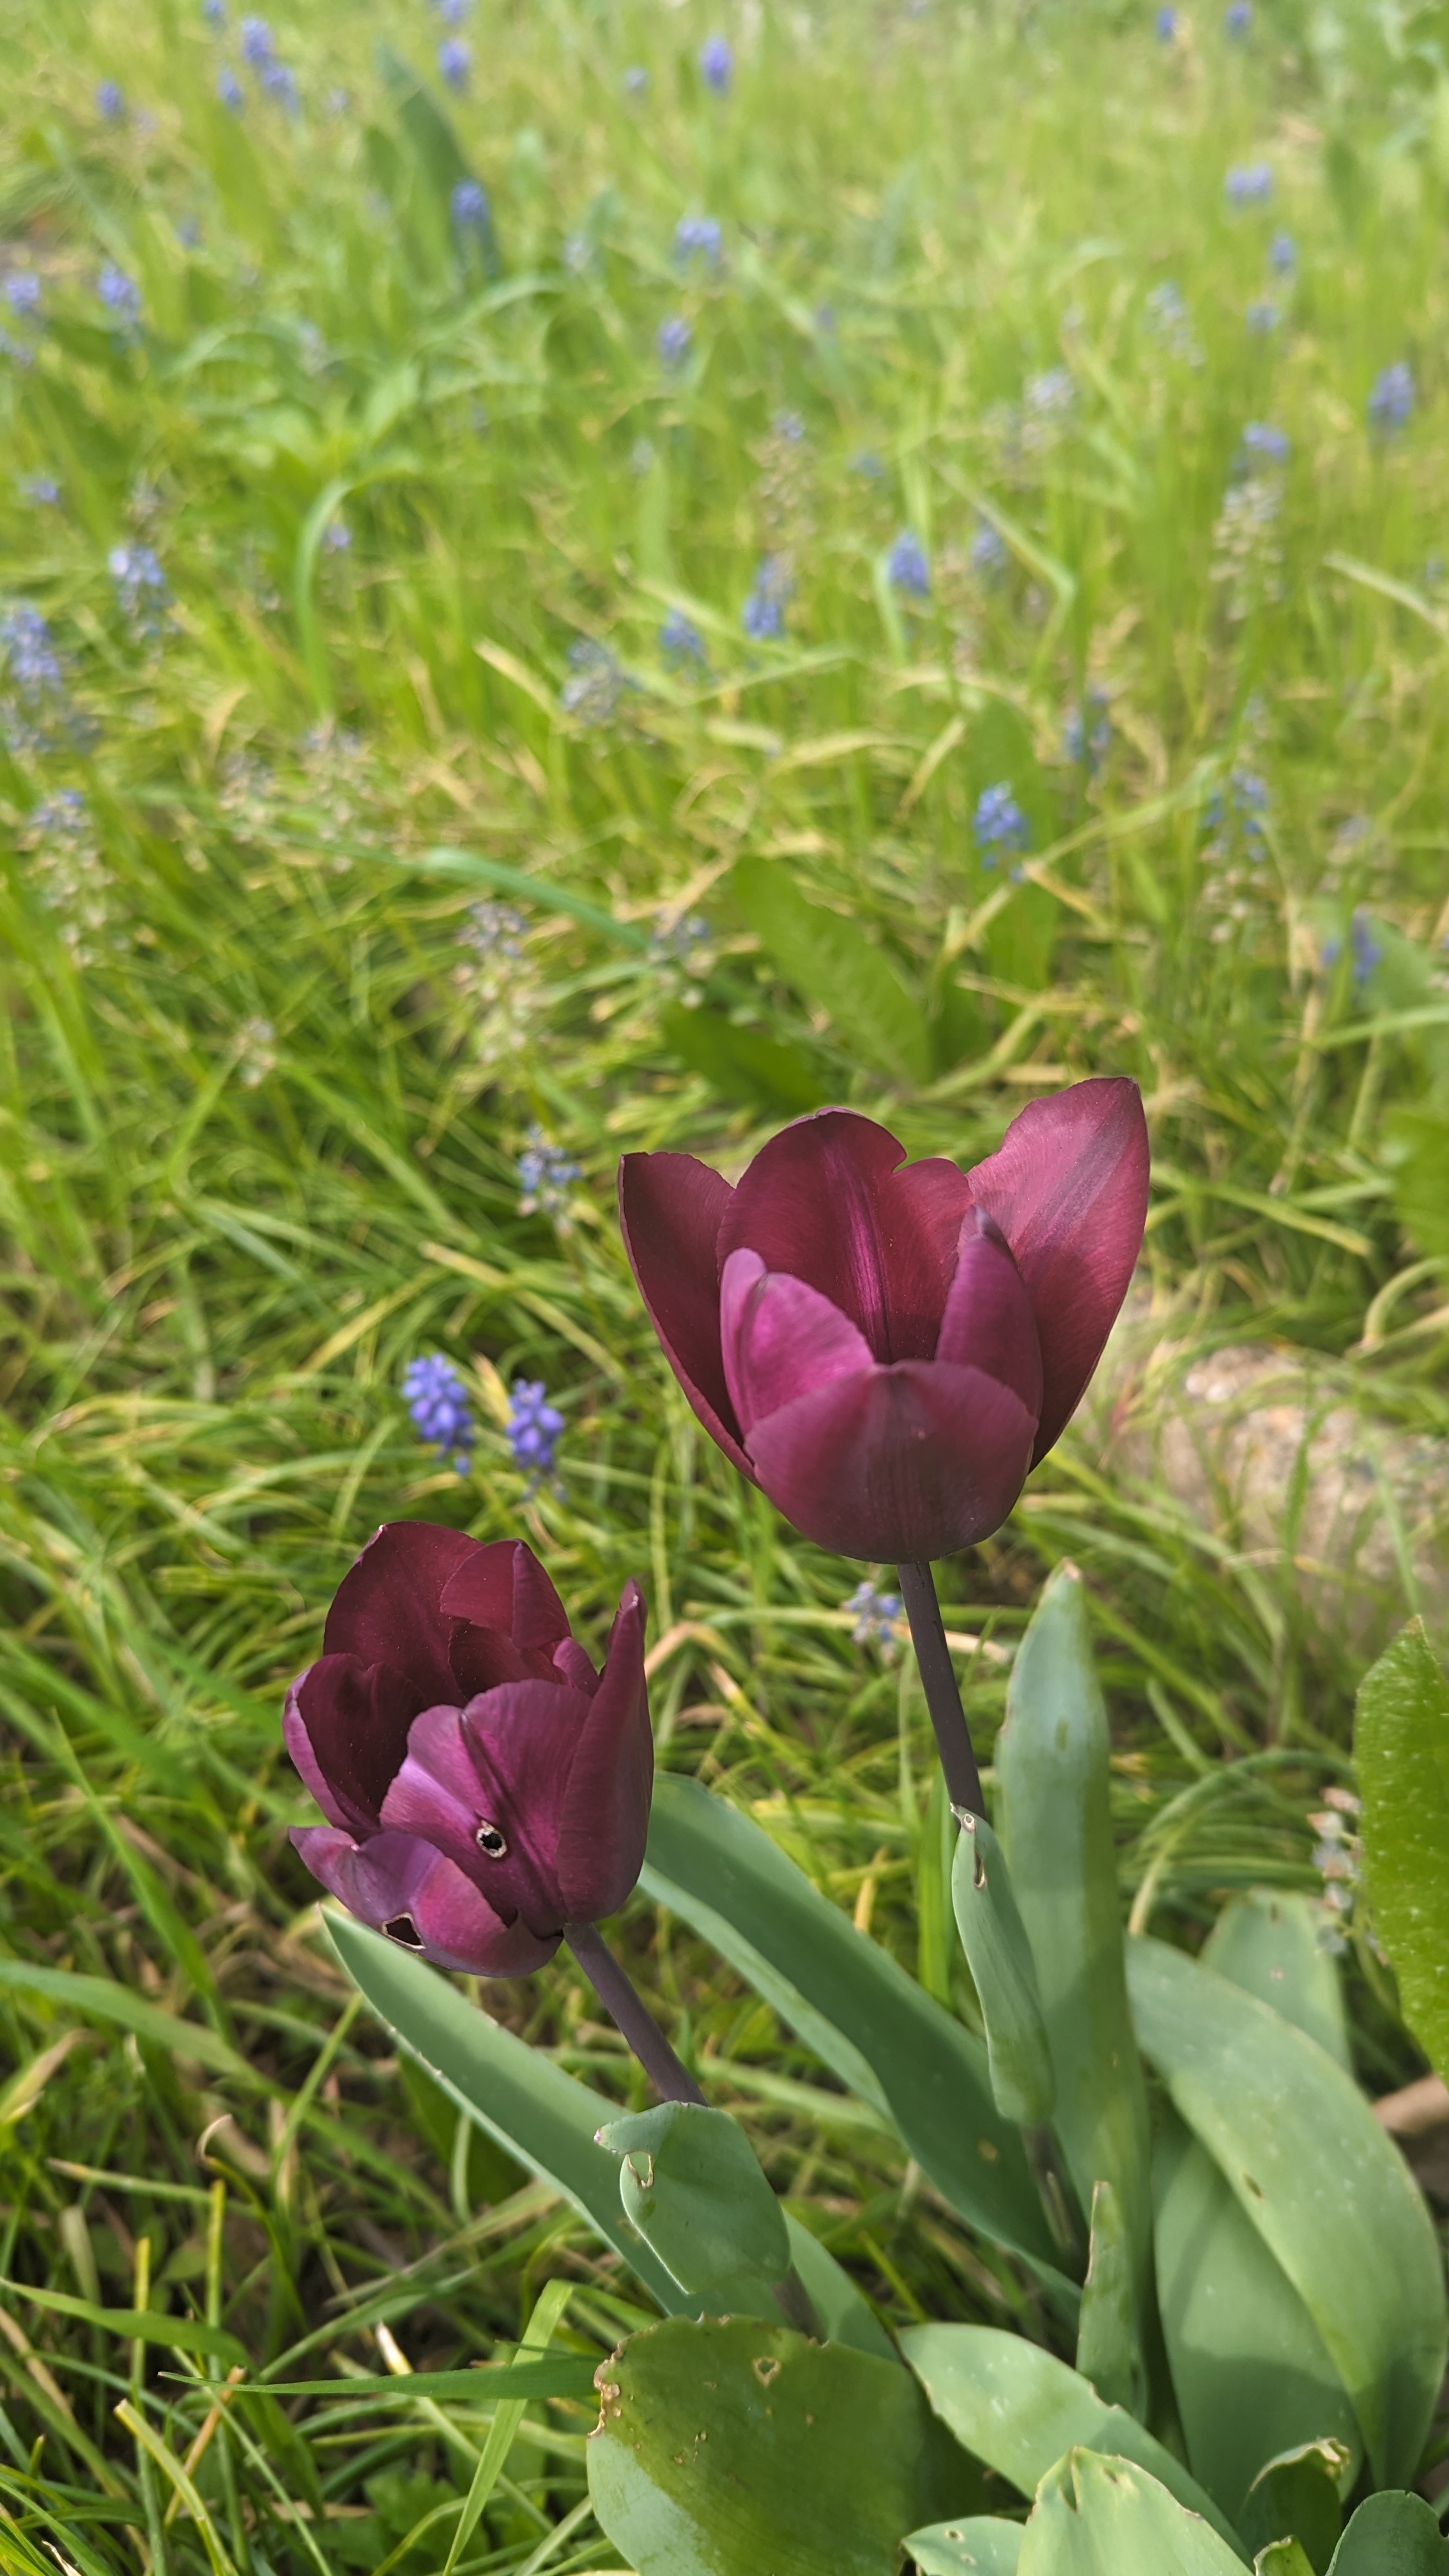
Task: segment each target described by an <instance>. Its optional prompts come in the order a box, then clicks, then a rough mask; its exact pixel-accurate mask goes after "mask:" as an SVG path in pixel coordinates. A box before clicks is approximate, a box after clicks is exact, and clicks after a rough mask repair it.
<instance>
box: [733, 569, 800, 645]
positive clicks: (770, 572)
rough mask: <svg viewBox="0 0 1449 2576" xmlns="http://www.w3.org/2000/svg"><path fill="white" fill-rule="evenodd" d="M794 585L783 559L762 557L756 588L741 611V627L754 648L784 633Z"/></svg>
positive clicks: (755, 580) (757, 573)
mask: <svg viewBox="0 0 1449 2576" xmlns="http://www.w3.org/2000/svg"><path fill="white" fill-rule="evenodd" d="M794 587H795V585H794V583H793V581H792V580H791V578H790V572H789V568H788V566H787V565H786V563H785V562H784V560H783V558H782V557H781V556H780V555H762V556H761V557H760V562H759V568H758V570H757V571H756V574H755V579H754V587H753V588H752V590H751V592H750V595H749V598H748V599H747V600H746V601H745V604H744V607H743V608H742V610H741V611H740V624H741V625H742V626H743V628H744V630H745V633H746V634H747V635H748V637H749V639H750V642H751V643H752V644H763V643H765V642H766V641H768V640H769V639H770V638H772V637H776V636H780V635H783V634H784V632H785V611H786V609H787V607H788V606H789V604H790V595H791V592H792V591H793V589H794Z"/></svg>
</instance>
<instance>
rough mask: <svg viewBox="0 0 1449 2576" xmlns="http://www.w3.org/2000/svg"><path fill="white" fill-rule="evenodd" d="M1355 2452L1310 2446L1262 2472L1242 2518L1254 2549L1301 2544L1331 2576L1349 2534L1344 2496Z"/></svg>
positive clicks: (1322, 2574) (1321, 2575) (1319, 2571)
mask: <svg viewBox="0 0 1449 2576" xmlns="http://www.w3.org/2000/svg"><path fill="white" fill-rule="evenodd" d="M1349 2459H1350V2453H1349V2451H1348V2449H1347V2447H1346V2445H1345V2444H1344V2443H1342V2442H1332V2441H1329V2442H1304V2443H1302V2444H1301V2445H1300V2447H1299V2448H1298V2449H1297V2450H1296V2451H1284V2452H1282V2453H1280V2455H1279V2457H1278V2458H1277V2459H1275V2460H1269V2461H1268V2462H1267V2463H1266V2464H1265V2466H1264V2467H1263V2468H1261V2469H1260V2470H1259V2471H1258V2474H1257V2476H1256V2477H1255V2478H1254V2480H1253V2483H1252V2485H1251V2486H1250V2487H1249V2489H1248V2494H1247V2501H1246V2502H1245V2504H1244V2506H1243V2510H1242V2512H1241V2514H1240V2515H1239V2517H1238V2529H1239V2531H1240V2532H1241V2533H1242V2535H1243V2538H1244V2540H1245V2541H1246V2542H1247V2544H1248V2547H1249V2548H1250V2549H1254V2550H1258V2549H1266V2548H1268V2547H1269V2546H1270V2544H1271V2543H1272V2542H1273V2541H1275V2540H1296V2541H1297V2542H1298V2543H1299V2545H1300V2547H1301V2549H1302V2551H1303V2554H1304V2556H1305V2558H1306V2559H1307V2560H1308V2563H1309V2565H1310V2567H1312V2569H1313V2571H1314V2576H1327V2570H1328V2562H1329V2560H1330V2559H1331V2557H1332V2556H1333V2553H1334V2550H1335V2549H1336V2548H1337V2546H1338V2536H1339V2533H1340V2532H1341V2531H1342V2529H1343V2507H1342V2505H1341V2504H1340V2502H1339V2497H1340V2494H1341V2492H1342V2488H1343V2473H1344V2471H1345V2469H1346V2468H1347V2467H1348V2465H1349Z"/></svg>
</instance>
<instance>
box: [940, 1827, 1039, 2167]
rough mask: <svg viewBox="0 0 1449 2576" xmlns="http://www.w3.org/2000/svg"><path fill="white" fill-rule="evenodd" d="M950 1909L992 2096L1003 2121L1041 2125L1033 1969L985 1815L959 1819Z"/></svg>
mask: <svg viewBox="0 0 1449 2576" xmlns="http://www.w3.org/2000/svg"><path fill="white" fill-rule="evenodd" d="M951 1904H952V1908H953V1910H954V1912H955V1916H956V1929H957V1931H958V1932H959V1933H960V1935H961V1947H962V1949H963V1950H964V1951H965V1953H966V1964H967V1966H968V1967H969V1968H970V1970H971V1975H972V1978H973V1980H974V1983H975V1987H976V1998H977V2001H978V2003H979V2004H980V2006H981V2018H982V2020H983V2022H984V2023H985V2025H986V2059H987V2064H988V2066H989V2068H990V2070H991V2090H992V2093H993V2095H994V2097H995V2101H996V2107H997V2109H998V2111H999V2112H1000V2113H1001V2116H1002V2118H1003V2119H1004V2120H1017V2121H1020V2122H1022V2123H1023V2124H1024V2125H1025V2126H1026V2127H1028V2128H1035V2127H1038V2126H1039V2125H1040V2124H1041V2123H1042V2122H1043V2121H1044V2120H1049V2119H1050V2118H1051V2115H1052V2103H1053V2101H1054V2100H1055V2098H1056V2087H1055V2084H1054V2081H1053V2077H1052V2061H1051V2050H1050V2049H1049V2047H1048V2045H1047V2035H1046V2024H1045V2022H1044V2021H1043V2019H1042V2010H1041V1996H1040V1994H1039V1993H1038V1991H1037V1982H1036V1965H1035V1962H1034V1960H1033V1958H1032V1955H1031V1943H1030V1942H1029V1941H1028V1939H1027V1937H1026V1926H1025V1924H1024V1923H1023V1922H1022V1919H1021V1913H1020V1909H1019V1907H1018V1905H1017V1902H1016V1898H1015V1895H1014V1894H1013V1892H1012V1885H1011V1873H1010V1871H1009V1870H1008V1869H1007V1866H1006V1855H1005V1853H1004V1852H1003V1851H1002V1848H1001V1845H1000V1843H999V1842H998V1841H997V1839H996V1836H995V1834H994V1833H993V1832H992V1830H991V1827H990V1826H989V1825H988V1823H987V1822H986V1819H985V1817H984V1816H972V1815H964V1816H963V1817H962V1818H961V1831H960V1833H959V1834H958V1835H957V1837H956V1849H955V1852H954V1854H953V1857H952V1862H951Z"/></svg>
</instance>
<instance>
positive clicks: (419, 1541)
mask: <svg viewBox="0 0 1449 2576" xmlns="http://www.w3.org/2000/svg"><path fill="white" fill-rule="evenodd" d="M477 1547H478V1541H477V1540H476V1539H475V1538H468V1537H466V1536H465V1534H464V1532H463V1531H462V1530H451V1529H440V1528H439V1527H438V1526H437V1524H436V1523H435V1522H432V1521H387V1522H385V1523H384V1525H383V1527H382V1528H381V1529H380V1530H379V1531H378V1532H377V1533H376V1535H375V1537H373V1538H370V1539H369V1540H368V1542H367V1545H366V1547H365V1548H364V1549H363V1551H362V1554H361V1556H360V1557H359V1558H358V1559H357V1562H356V1564H355V1565H353V1566H351V1567H349V1569H348V1571H347V1573H346V1574H344V1576H343V1578H342V1581H341V1583H340V1584H339V1585H338V1587H337V1591H336V1594H335V1596H334V1598H333V1603H332V1607H331V1609H330V1610H329V1611H328V1613H327V1625H326V1628H325V1629H324V1631H323V1636H322V1648H323V1652H324V1654H328V1655H355V1656H356V1657H357V1660H358V1662H359V1663H360V1664H390V1665H391V1666H392V1668H393V1670H394V1671H395V1672H399V1673H406V1674H407V1675H408V1677H409V1679H410V1680H412V1681H414V1682H415V1683H416V1684H417V1692H416V1697H415V1699H414V1703H413V1705H414V1706H415V1707H416V1708H426V1707H427V1705H428V1703H429V1701H430V1700H435V1699H450V1698H451V1697H452V1695H453V1671H452V1666H451V1665H450V1663H449V1661H448V1647H449V1645H450V1643H451V1632H450V1626H449V1622H448V1620H447V1619H446V1618H445V1617H444V1616H443V1613H442V1611H441V1610H440V1609H439V1607H438V1602H439V1596H440V1595H441V1593H442V1589H443V1586H444V1584H445V1583H446V1582H447V1580H448V1577H449V1575H450V1574H454V1573H456V1572H457V1570H458V1568H459V1566H461V1565H463V1564H464V1563H465V1562H466V1561H467V1559H468V1558H469V1557H470V1556H472V1555H473V1554H474V1553H475V1552H476V1550H477Z"/></svg>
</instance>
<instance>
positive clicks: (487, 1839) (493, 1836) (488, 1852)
mask: <svg viewBox="0 0 1449 2576" xmlns="http://www.w3.org/2000/svg"><path fill="white" fill-rule="evenodd" d="M473 1840H474V1842H475V1843H476V1844H477V1846H478V1849H479V1850H480V1852H482V1853H483V1854H484V1855H485V1857H486V1858H487V1859H489V1860H506V1859H507V1858H508V1836H507V1835H506V1834H505V1833H503V1832H501V1831H500V1829H499V1827H498V1826H497V1825H489V1824H482V1825H480V1826H479V1827H478V1830H477V1832H476V1833H475V1835H474V1836H473Z"/></svg>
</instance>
